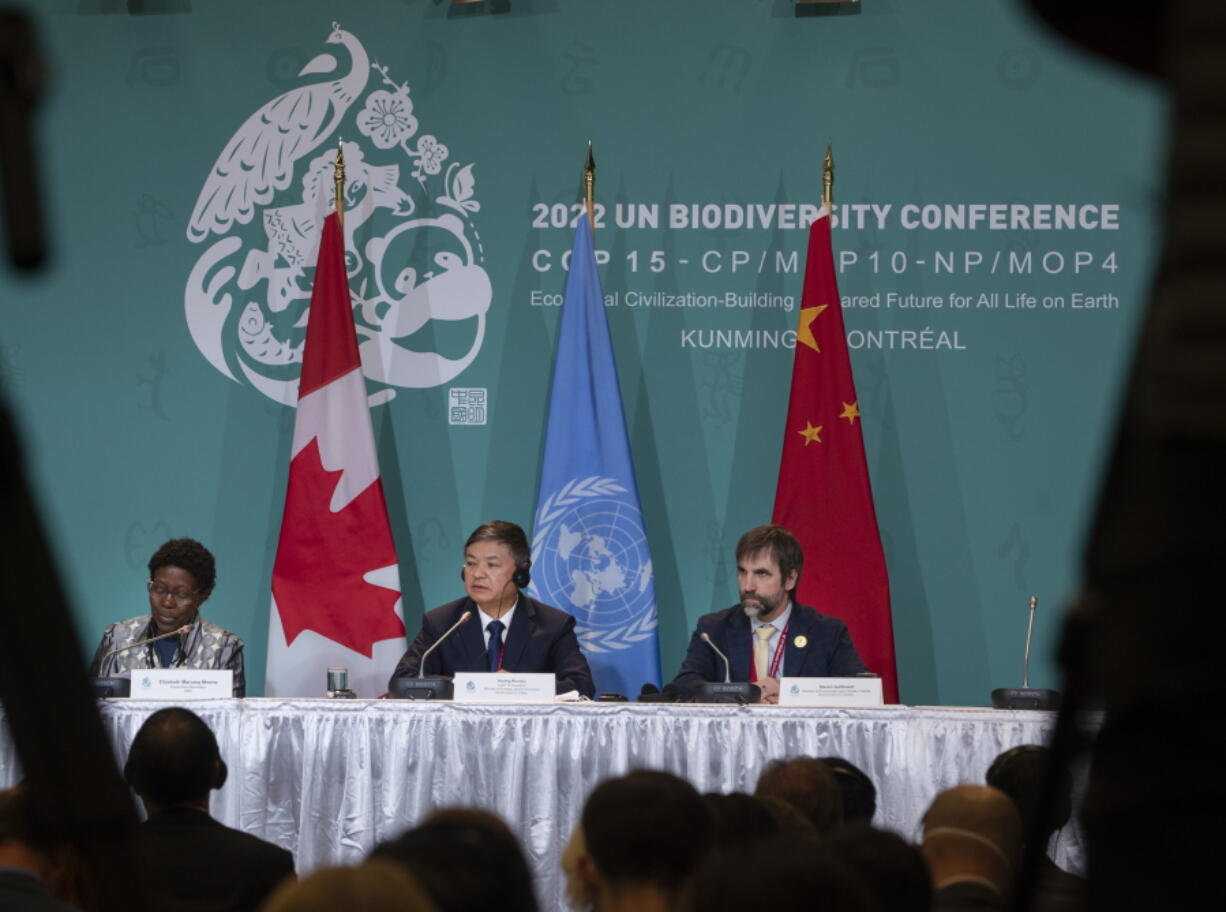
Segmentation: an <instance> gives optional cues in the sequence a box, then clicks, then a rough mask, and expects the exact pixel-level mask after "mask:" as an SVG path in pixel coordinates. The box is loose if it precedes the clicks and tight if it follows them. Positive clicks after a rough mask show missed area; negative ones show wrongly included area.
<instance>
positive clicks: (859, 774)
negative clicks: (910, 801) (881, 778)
mask: <svg viewBox="0 0 1226 912" xmlns="http://www.w3.org/2000/svg"><path fill="white" fill-rule="evenodd" d="M819 759H820V760H821V761H822V763H824V764H826V766H827V768H828V769H829V770H830V772H832V773H834V783H835V785H837V786H838V787H839V794H841V795H842V796H843V822H844V823H848V824H850V823H857V822H859V823H872V822H873V817H874V815H876V813H877V787H876V786H875V785H873V780H872V779H870V778H868V776H867V775H866V774H865V772H864V770H862V769H860V767H858V766H856V765H855V764H854V763H852V762H851V761H850V760H846V759H844V758H843V757H821V758H819Z"/></svg>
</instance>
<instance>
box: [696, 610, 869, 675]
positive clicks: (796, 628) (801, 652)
mask: <svg viewBox="0 0 1226 912" xmlns="http://www.w3.org/2000/svg"><path fill="white" fill-rule="evenodd" d="M703 633H705V634H707V635H708V636H709V637H711V641H712V642H713V643H715V645H716V646H718V647H719V650H720V652H722V653H723V654H724V655H726V656H727V657H728V664H729V665H730V666H731V669H732V680H734V681H748V680H749V663H750V659H751V657H752V655H753V646H752V643H751V641H752V639H753V634H752V633H751V632H750V625H749V618H748V617H746V616H745V612H744V611H743V610H742V609H741V606H740V605H733V606H732V607H731V608H727V609H725V610H724V611H716V612H715V613H714V614H704V615H703V616H702V617H700V618H699V619H698V629H697V630H695V631H694V635H693V636H692V637H691V638H690V648H689V651H688V652H686V654H685V661H684V662H683V663H682V664H681V670H680V671H679V672H677V677H675V678H674V679H673V684H674V685H676V687H677V690H678V691H680V693H681V695H682V696H683V697H684V696H689V695H690V694H691V693H693V691H694V689H695V688H697V687H698V685H699V684H701V683H703V682H704V681H722V680H724V661H723V659H721V658H720V657H719V656H717V655H716V654H715V652H714V650H712V649H711V647H710V646H708V645H707V644H706V643H704V642H703V641H702V639H700V635H701V634H703ZM798 636H803V637H804V638H805V640H806V643H805V645H804V646H797V645H796V638H797V637H798ZM866 670H867V669H866V668H865V667H864V663H863V662H861V661H860V656H859V655H858V654H857V653H856V647H855V646H854V645H853V644H852V642H851V635H850V634H849V633H848V632H847V626H846V625H845V624H844V623H843V622H842V621H840V620H838V619H837V618H832V617H830V616H829V615H825V614H820V613H818V612H817V611H814V610H813V609H812V608H810V607H809V606H808V605H801V604H798V603H796V602H793V603H792V617H791V620H790V621H789V622H788V643H787V647H786V648H785V650H784V653H783V673H784V674H785V675H788V676H789V677H799V678H825V677H830V678H838V677H844V676H847V675H854V674H859V673H860V672H862V671H866Z"/></svg>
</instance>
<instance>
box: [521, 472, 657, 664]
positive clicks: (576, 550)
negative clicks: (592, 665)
mask: <svg viewBox="0 0 1226 912" xmlns="http://www.w3.org/2000/svg"><path fill="white" fill-rule="evenodd" d="M532 565H533V575H534V577H535V582H534V584H535V586H536V589H537V591H538V592H540V593H541V594H542V596H543V597H544V598H545V600H546V601H552V602H553V603H554V604H556V605H557V607H559V608H561V609H562V610H563V611H566V612H568V613H570V614H572V615H574V617H575V621H576V624H577V626H578V628H579V629H578V631H577V633H578V637H579V641H580V643H582V645H583V648H584V650H585V651H590V652H607V651H611V650H617V649H627V648H629V647H631V646H633V645H635V644H636V643H640V642H642V641H643V640H646V639H648V638H649V637H651V636H654V631H655V628H656V617H655V611H654V602H655V594H654V590H653V587H652V573H651V555H650V553H649V552H648V549H647V537H646V536H645V535H644V533H643V517H642V514H641V513H640V512H639V508H638V506H637V505H636V504H635V503H634V501H633V498H632V497H631V495H630V493H629V491H628V489H627V488H626V487H625V485H623V484H621V483H620V482H619V481H618V480H617V479H615V478H602V477H598V476H593V477H590V478H582V479H580V478H576V479H571V480H570V481H568V482H567V483H566V484H564V485H562V487H561V488H559V489H558V490H557V491H555V492H553V493H552V494H551V495H550V496H549V497H548V498H546V499H545V501H544V503H542V504H541V507H540V509H539V510H538V511H537V515H536V535H535V541H534V542H533V547H532Z"/></svg>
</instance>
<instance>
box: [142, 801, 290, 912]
mask: <svg viewBox="0 0 1226 912" xmlns="http://www.w3.org/2000/svg"><path fill="white" fill-rule="evenodd" d="M136 847H137V852H138V853H139V857H140V858H141V861H142V866H143V869H144V871H145V876H146V878H147V879H148V883H149V895H150V898H151V900H152V902H151V906H150V907H151V908H153V909H157V910H159V912H247V910H250V912H255V910H256V909H258V908H259V906H260V904H261V903H263V901H264V900H265V899H266V898H267V897H268V894H269V893H271V892H272V890H273V888H274V887H276V886H277V885H278V884H280V883H281V882H282V881H283V880H285V878H287V877H293V876H294V856H293V855H291V854H290V853H289V852H287V851H285V849H282V848H280V847H279V846H275V845H273V844H272V843H271V842H265V841H264V840H263V839H258V838H257V837H255V836H252V835H251V834H250V833H244V832H242V831H240V830H234V829H231V828H230V827H228V826H225V825H224V824H222V823H220V822H218V821H216V820H214V819H213V818H212V817H210V816H209V815H208V814H206V813H205V812H204V811H198V810H194V809H192V808H170V809H167V810H165V811H162V812H160V813H158V814H155V815H153V816H152V817H150V818H149V819H148V820H147V821H145V822H144V823H143V824H141V825H140V826H139V827H137V829H136Z"/></svg>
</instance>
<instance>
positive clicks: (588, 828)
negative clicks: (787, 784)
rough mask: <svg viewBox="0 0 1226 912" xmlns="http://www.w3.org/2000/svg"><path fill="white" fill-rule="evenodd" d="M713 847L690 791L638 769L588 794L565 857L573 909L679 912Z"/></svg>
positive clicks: (704, 814) (705, 816)
mask: <svg viewBox="0 0 1226 912" xmlns="http://www.w3.org/2000/svg"><path fill="white" fill-rule="evenodd" d="M711 842H712V826H711V819H710V812H709V811H708V810H707V805H706V804H705V803H704V801H703V799H702V796H700V795H699V794H698V792H697V791H696V790H695V789H694V787H693V786H692V785H690V784H689V783H688V782H686V781H685V780H683V779H679V778H677V777H676V776H674V775H672V774H671V773H664V772H657V771H652V770H639V771H637V772H633V773H629V774H628V775H625V776H620V777H618V778H616V779H606V780H605V781H604V782H602V783H600V785H598V786H596V788H595V789H593V790H592V794H591V795H589V796H588V799H587V803H586V804H585V805H584V807H583V816H582V818H581V820H580V824H579V828H578V829H577V830H575V834H574V836H573V837H572V838H571V843H570V845H568V846H567V848H566V851H565V852H564V853H563V856H562V866H563V869H564V870H565V872H566V877H567V887H568V890H569V892H570V900H571V904H572V905H573V906H574V907H575V908H576V909H583V908H586V907H589V906H590V907H592V908H594V909H595V910H596V912H657V910H658V912H665V910H670V909H678V908H682V907H684V904H685V900H686V898H687V897H688V896H689V891H690V888H691V886H692V878H693V876H694V873H695V871H696V870H697V869H698V866H699V865H701V864H702V862H703V861H704V860H705V858H706V857H707V852H708V849H709V848H710V846H711Z"/></svg>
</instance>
